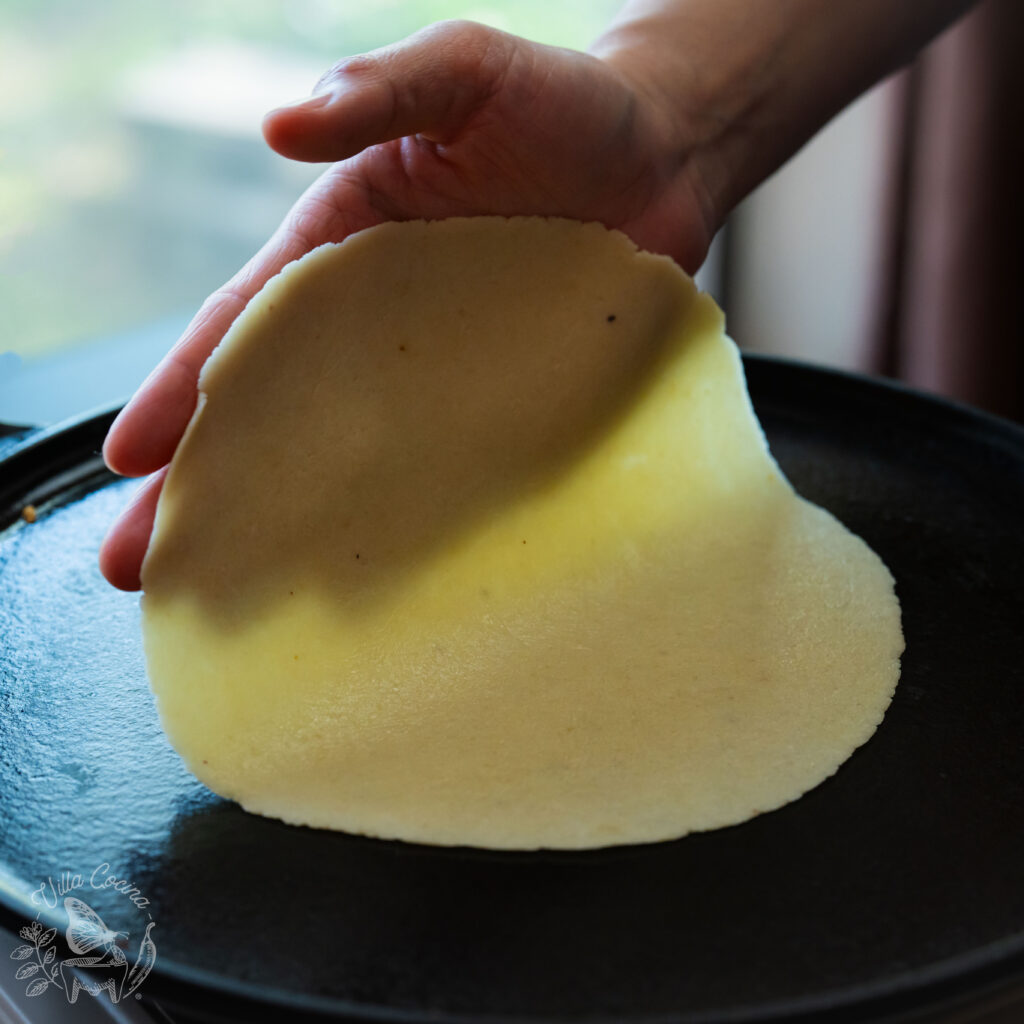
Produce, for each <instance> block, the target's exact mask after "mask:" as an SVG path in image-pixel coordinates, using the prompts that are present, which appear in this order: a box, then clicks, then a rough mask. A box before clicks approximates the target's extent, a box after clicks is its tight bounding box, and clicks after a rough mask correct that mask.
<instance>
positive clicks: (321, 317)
mask: <svg viewBox="0 0 1024 1024" xmlns="http://www.w3.org/2000/svg"><path fill="white" fill-rule="evenodd" d="M200 389H201V391H202V393H203V394H202V398H201V401H200V406H199V408H198V410H197V412H196V415H195V417H194V418H193V420H192V422H191V425H190V426H189V429H188V432H187V434H186V436H185V438H184V440H183V442H182V443H181V445H180V447H179V449H178V452H177V454H176V455H175V457H174V461H173V463H172V465H171V469H170V473H169V475H168V477H167V481H166V485H165V487H164V491H163V495H162V498H161V501H160V505H159V509H158V513H157V521H156V528H155V531H154V534H153V540H152V544H151V547H150V550H149V552H148V554H147V557H146V561H145V565H144V567H143V585H144V589H145V597H144V599H143V611H144V617H143V625H144V636H145V648H146V656H147V660H148V667H149V674H150V679H151V681H152V686H153V690H154V692H155V693H156V696H157V699H158V704H159V709H160V714H161V717H162V720H163V724H164V727H165V729H166V731H167V734H168V736H169V738H170V740H171V742H172V743H173V745H174V746H175V748H176V749H177V750H178V751H179V752H180V753H181V755H182V757H183V758H184V759H185V762H186V763H187V765H188V767H189V768H190V769H191V770H192V771H193V772H194V773H195V774H196V775H197V776H198V777H199V778H200V779H201V780H202V781H203V782H204V783H206V784H207V785H208V786H209V787H210V788H212V789H213V790H215V791H216V792H218V793H221V794H223V795H225V796H228V797H231V798H233V799H235V800H237V801H238V802H239V803H241V804H242V805H243V806H244V807H245V808H247V809H248V810H250V811H255V812H258V813H260V814H265V815H271V816H274V817H278V818H282V819H284V820H285V821H288V822H294V823H301V824H308V825H314V826H319V827H327V828H335V829H343V830H346V831H349V832H357V833H364V834H367V835H373V836H383V837H391V838H401V839H406V840H414V841H420V842H427V843H439V844H468V845H473V846H481V847H495V848H536V847H566V848H579V847H593V846H604V845H609V844H617V843H636V842H644V841H652V840H663V839H669V838H673V837H677V836H682V835H684V834H686V833H688V832H691V831H694V830H703V829H711V828H717V827H720V826H724V825H731V824H734V823H737V822H741V821H744V820H745V819H747V818H750V817H751V816H753V815H756V814H759V813H761V812H764V811H768V810H771V809H773V808H776V807H779V806H780V805H782V804H785V803H787V802H788V801H791V800H794V799H796V798H797V797H798V796H800V795H801V794H802V793H804V792H805V791H806V790H808V789H809V788H811V787H813V786H815V785H817V784H818V783H819V782H821V781H822V780H823V779H825V778H827V777H828V776H829V775H831V774H832V773H833V772H834V771H835V770H836V769H837V768H838V766H839V765H840V764H841V763H842V762H843V761H844V760H845V759H846V758H847V757H848V756H849V755H850V754H851V752H852V751H853V750H854V749H855V748H856V747H857V746H859V745H860V744H862V743H864V741H865V740H867V739H868V737H870V736H871V734H872V732H873V731H874V730H875V728H876V727H877V725H878V723H879V722H880V720H881V719H882V716H883V714H884V712H885V709H886V706H887V705H888V703H889V701H890V699H891V696H892V693H893V690H894V687H895V685H896V681H897V678H898V675H899V655H900V652H901V650H902V646H903V640H902V635H901V630H900V614H899V606H898V604H897V601H896V598H895V594H894V591H893V581H892V578H891V576H890V575H889V573H888V571H887V570H886V568H885V566H884V565H883V564H882V562H881V561H880V560H879V559H878V557H877V556H875V555H874V554H873V553H872V552H871V551H870V550H869V549H868V547H867V546H866V545H865V544H864V543H863V542H862V541H861V540H859V539H858V538H857V537H854V536H853V535H852V534H851V533H849V532H848V531H847V530H846V529H845V528H844V527H843V526H842V525H841V524H840V523H839V522H837V521H836V520H835V519H834V518H833V517H832V516H831V515H829V514H828V513H827V512H825V511H823V510H822V509H820V508H817V507H815V506H813V505H811V504H809V503H808V502H806V501H804V500H803V499H801V498H799V497H798V496H797V495H796V494H795V493H794V492H793V490H792V488H791V487H790V485H789V483H788V482H787V481H786V480H785V478H784V477H783V476H782V474H781V472H780V471H779V469H778V467H777V466H776V464H775V462H774V461H773V460H772V458H771V457H770V455H769V454H768V451H767V448H766V445H765V442H764V438H763V435H762V433H761V430H760V428H759V426H758V423H757V421H756V419H755V418H754V415H753V412H752V410H751V407H750V404H749V401H748V398H747V395H746V391H745V387H744V381H743V376H742V368H741V364H740V361H739V358H738V355H737V352H736V349H735V347H734V346H733V344H732V343H731V342H730V341H729V340H728V339H727V338H726V336H725V334H724V333H723V320H722V315H721V313H720V311H719V310H718V308H717V307H716V306H715V305H714V303H713V302H712V301H711V299H710V298H708V297H707V296H704V295H700V294H698V292H697V291H696V289H695V287H694V285H693V283H692V282H691V281H690V280H689V278H687V277H686V276H685V275H684V274H682V272H681V271H679V270H678V269H677V268H676V266H675V265H674V264H673V263H672V262H671V261H670V260H668V259H666V258H663V257H658V256H653V255H650V254H646V253H641V252H638V251H637V250H636V249H635V247H634V246H633V245H632V243H631V242H630V241H629V240H628V239H626V238H625V237H624V236H623V235H621V234H618V233H615V232H609V231H607V230H605V229H604V228H602V227H600V226H598V225H594V224H589V225H583V224H579V223H575V222H571V221H561V220H552V219H542V218H516V219H512V220H504V219H500V218H473V219H456V220H450V221H444V222H439V223H422V222H420V223H406V224H387V225H384V226H381V227H377V228H373V229H371V230H368V231H365V232H361V233H359V234H357V235H354V236H352V237H351V238H349V239H348V240H347V241H345V242H344V243H342V244H340V245H335V246H324V247H323V248H320V249H317V250H316V251H315V252H313V253H310V254H309V255H308V256H306V257H305V258H304V259H302V260H300V261H298V262H297V263H295V264H292V265H291V266H289V267H287V268H286V269H285V271H284V272H283V273H282V274H280V275H279V276H278V277H277V278H275V279H274V280H272V281H271V282H270V283H269V284H268V285H267V286H266V287H265V288H264V289H263V291H262V292H261V293H260V294H259V295H258V296H257V297H256V298H255V299H254V300H253V301H252V302H251V303H250V305H249V307H248V309H247V310H246V311H245V313H244V314H243V315H242V316H241V317H240V318H239V319H238V321H237V323H236V324H235V325H234V326H233V327H232V328H231V330H230V332H229V333H228V336H227V337H226V339H225V340H224V342H223V343H222V344H221V346H220V347H219V348H218V349H217V350H216V352H215V353H214V354H213V355H212V356H211V358H210V360H209V361H208V362H207V364H206V366H205V367H204V369H203V373H202V377H201V379H200Z"/></svg>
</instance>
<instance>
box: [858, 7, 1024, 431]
mask: <svg viewBox="0 0 1024 1024" xmlns="http://www.w3.org/2000/svg"><path fill="white" fill-rule="evenodd" d="M890 88H891V91H892V96H891V99H892V108H891V109H892V124H891V126H890V130H891V135H892V140H893V142H892V146H891V148H890V155H891V166H890V167H889V171H888V179H889V190H888V199H887V209H886V210H885V211H884V212H883V216H884V217H885V229H884V231H883V237H884V245H885V252H884V253H883V254H882V259H881V260H880V262H879V281H878V283H877V289H876V295H877V315H876V317H875V323H874V337H873V338H872V340H871V346H870V348H871V351H872V352H873V355H874V360H875V366H874V369H876V370H878V371H881V372H883V373H887V374H890V375H892V376H896V377H899V378H901V379H903V380H905V381H907V382H908V383H910V384H912V385H914V386H916V387H920V388H924V389H927V390H931V391H937V392H939V393H941V394H944V395H948V396H950V397H952V398H957V399H960V400H962V401H965V402H969V403H971V404H973V405H977V406H980V407H982V408H985V409H988V410H989V411H991V412H995V413H998V414H999V415H1002V416H1007V417H1010V418H1014V419H1018V420H1022V421H1024V216H1022V210H1024V198H1022V192H1024V0H985V2H983V3H982V4H980V5H979V6H978V7H976V8H975V9H974V10H973V11H972V12H971V13H970V14H969V15H967V17H966V18H964V19H963V20H962V21H961V22H959V23H958V24H957V25H955V26H954V27H953V28H952V29H950V30H949V31H948V32H947V33H946V34H945V35H943V36H942V37H940V38H939V39H938V40H936V41H935V42H934V43H933V44H932V45H931V46H930V47H929V48H928V49H927V50H925V51H924V52H923V53H922V54H921V56H920V57H919V59H918V60H917V62H916V63H915V64H914V65H913V66H912V67H911V68H910V69H908V70H907V71H906V72H904V73H902V74H901V75H899V76H898V77H897V78H896V79H895V80H894V81H893V83H892V85H891V87H890Z"/></svg>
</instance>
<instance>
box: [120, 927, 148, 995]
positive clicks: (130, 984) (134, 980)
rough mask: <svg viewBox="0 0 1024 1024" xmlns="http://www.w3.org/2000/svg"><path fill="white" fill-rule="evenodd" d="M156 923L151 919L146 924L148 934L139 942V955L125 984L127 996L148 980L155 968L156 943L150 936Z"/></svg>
mask: <svg viewBox="0 0 1024 1024" xmlns="http://www.w3.org/2000/svg"><path fill="white" fill-rule="evenodd" d="M154 923H155V922H153V921H150V922H149V924H147V925H146V934H145V935H143V937H142V942H141V943H140V944H139V957H138V959H137V960H136V961H135V966H134V967H133V968H132V969H131V973H130V974H129V975H128V981H127V983H126V985H125V989H124V995H125V996H130V995H131V994H132V993H133V992H134V991H135V990H136V989H137V988H138V987H139V986H140V985H141V984H142V983H143V982H144V981H145V980H146V977H147V975H148V974H149V972H150V971H151V970H153V964H154V963H156V943H155V942H154V941H153V940H152V939H151V938H150V937H149V933H150V932H151V931H152V930H153V925H154ZM122 998H124V996H122Z"/></svg>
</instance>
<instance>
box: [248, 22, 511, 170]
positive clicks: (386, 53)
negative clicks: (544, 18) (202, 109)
mask: <svg viewBox="0 0 1024 1024" xmlns="http://www.w3.org/2000/svg"><path fill="white" fill-rule="evenodd" d="M522 43H523V41H522V40H520V39H518V38H517V37H515V36H512V35H509V34H507V33H505V32H499V31H498V30H497V29H491V28H487V27H486V26H484V25H478V24H476V23H474V22H469V21H448V22H441V23H439V24H436V25H431V26H430V27H429V28H426V29H423V30H422V31H420V32H417V33H416V34H415V35H412V36H410V37H409V38H408V39H406V40H404V41H403V42H401V43H397V44H395V45H394V46H387V47H384V48H382V49H380V50H374V51H372V52H371V53H367V54H364V55H362V56H359V57H350V58H347V59H345V60H343V61H340V62H339V63H338V64H336V65H335V66H334V67H333V68H331V70H330V71H328V72H327V73H326V74H325V75H324V76H323V78H321V79H320V81H319V82H318V83H317V86H316V89H315V90H314V95H313V96H312V98H310V99H308V100H305V101H302V102H300V103H297V104H293V105H291V106H287V107H280V108H278V109H277V110H272V111H271V112H270V113H269V114H267V116H266V117H265V118H264V121H263V134H264V136H265V137H266V140H267V142H268V143H269V144H270V146H271V147H272V148H273V149H275V150H276V151H277V152H278V153H280V154H282V155H283V156H287V157H291V158H292V159H293V160H307V161H334V160H344V159H346V158H348V157H350V156H354V155H355V154H356V153H359V152H361V151H362V150H363V149H366V147H367V146H373V145H376V144H377V143H381V142H388V141H390V140H392V139H400V138H402V137H403V136H406V135H417V134H419V135H423V136H425V137H426V138H429V139H431V140H432V141H435V142H447V141H450V140H451V139H453V138H455V137H456V136H457V135H458V134H459V132H460V130H461V129H462V128H463V127H464V126H465V125H466V123H467V122H468V121H469V119H470V118H471V117H472V116H473V114H474V113H475V112H476V111H477V110H479V109H480V108H481V107H482V106H483V105H484V104H485V103H486V102H487V101H488V100H489V99H490V98H491V97H492V96H493V95H494V94H495V93H496V92H497V91H498V89H499V87H500V84H501V81H502V79H503V78H504V76H505V73H506V72H507V70H508V67H509V65H510V64H511V62H512V59H513V56H514V55H515V53H516V51H517V49H518V48H519V47H520V46H521V45H522Z"/></svg>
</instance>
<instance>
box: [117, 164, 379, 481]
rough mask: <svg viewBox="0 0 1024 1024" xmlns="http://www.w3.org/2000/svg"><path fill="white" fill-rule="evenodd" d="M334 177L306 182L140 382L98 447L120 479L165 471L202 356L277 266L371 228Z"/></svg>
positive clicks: (192, 398)
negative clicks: (266, 237) (267, 235)
mask: <svg viewBox="0 0 1024 1024" xmlns="http://www.w3.org/2000/svg"><path fill="white" fill-rule="evenodd" d="M342 178H343V170H342V171H332V172H328V174H326V175H324V176H322V177H321V178H320V179H319V181H317V182H316V183H314V185H312V186H311V187H310V189H309V190H308V191H307V193H306V194H305V195H304V196H303V197H302V199H300V200H299V202H298V203H296V205H295V207H294V208H293V209H292V211H291V212H290V213H289V215H288V217H287V218H286V220H285V222H284V223H283V224H282V225H281V227H280V228H279V229H278V230H277V232H275V234H274V236H273V237H272V238H271V239H270V241H269V242H267V244H266V245H265V246H264V247H263V248H262V249H261V250H260V251H259V252H258V253H257V254H256V255H255V256H254V257H253V258H252V260H250V261H249V263H248V264H247V265H246V266H245V267H244V268H243V269H242V270H241V271H240V272H239V273H238V274H236V275H235V277H234V278H232V279H231V281H229V282H228V284H226V285H225V286H224V287H223V288H221V289H220V290H219V291H217V292H214V294H213V295H211V296H210V298H208V299H207V300H206V302H204V303H203V305H202V307H201V308H200V310H199V312H198V313H197V314H196V315H195V317H194V318H193V320H192V323H191V324H189V326H188V328H187V329H186V331H185V333H184V334H183V335H182V337H181V340H180V341H179V342H178V343H177V344H176V345H175V346H174V348H172V349H171V351H170V352H168V353H167V355H166V356H165V357H164V358H163V360H161V362H160V363H159V364H158V366H157V367H156V369H155V370H153V372H152V373H151V374H150V375H149V376H148V377H147V378H146V380H145V381H144V382H143V384H142V385H141V386H140V387H139V389H138V391H136V393H135V395H134V396H133V397H132V399H131V401H130V402H129V403H128V404H127V405H126V406H125V407H124V409H122V410H121V414H120V415H119V416H118V417H117V419H116V420H115V421H114V423H113V425H112V426H111V428H110V430H109V432H108V434H107V439H106V441H105V442H104V445H103V457H104V459H105V460H106V463H107V465H108V466H109V467H110V468H111V469H112V470H113V471H114V472H115V473H120V474H121V475H122V476H145V475H146V474H148V473H154V472H156V470H158V469H160V467H161V466H165V465H166V464H167V463H168V462H169V461H170V459H171V456H172V455H173V454H174V450H175V448H176V447H177V445H178V441H180V440H181V435H182V434H183V433H184V432H185V427H186V426H188V421H189V419H190V418H191V416H192V412H193V410H194V409H195V404H196V395H197V391H196V382H197V380H198V378H199V371H200V369H202V366H203V363H204V362H205V361H206V358H207V356H209V354H210V353H211V352H212V351H213V350H214V348H216V346H217V345H218V344H219V343H220V340H221V339H222V338H223V337H224V334H225V333H226V332H227V330H228V328H229V327H230V326H231V324H232V323H233V322H234V320H235V318H236V317H237V316H238V314H239V313H241V312H242V310H243V309H244V308H245V307H246V305H247V304H248V302H249V300H250V299H251V298H252V297H253V296H254V295H255V294H256V293H257V292H258V291H259V290H260V289H261V288H262V287H263V285H264V284H266V282H267V281H268V280H269V279H270V278H271V277H273V276H274V275H275V274H277V273H278V272H279V271H280V270H281V269H282V267H284V266H285V264H287V263H290V262H291V261H292V260H295V259H298V258H299V257H300V256H303V255H305V253H307V252H309V250H310V249H313V248H315V247H316V246H317V245H320V244H322V243H323V242H328V241H341V240H342V239H343V238H345V237H346V235H348V234H350V233H351V232H352V231H356V230H359V229H360V228H363V227H368V226H369V225H370V223H372V217H370V216H369V215H368V214H367V213H366V211H365V209H364V210H363V212H362V213H361V214H360V213H359V212H357V211H355V210H352V209H349V206H354V205H355V204H354V202H350V200H352V199H353V188H354V186H353V187H346V186H345V184H344V181H342V180H341V179H342Z"/></svg>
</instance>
